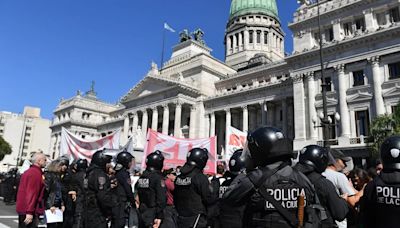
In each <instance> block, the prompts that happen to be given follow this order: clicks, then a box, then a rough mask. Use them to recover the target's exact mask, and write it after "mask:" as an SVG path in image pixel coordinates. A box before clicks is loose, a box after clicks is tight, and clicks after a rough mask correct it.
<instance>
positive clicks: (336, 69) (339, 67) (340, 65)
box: [333, 64, 345, 72]
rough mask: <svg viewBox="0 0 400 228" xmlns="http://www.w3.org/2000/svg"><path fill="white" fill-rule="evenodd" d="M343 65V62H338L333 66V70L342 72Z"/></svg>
mask: <svg viewBox="0 0 400 228" xmlns="http://www.w3.org/2000/svg"><path fill="white" fill-rule="evenodd" d="M344 66H345V64H338V65H336V66H334V67H333V69H335V71H338V72H343V71H344Z"/></svg>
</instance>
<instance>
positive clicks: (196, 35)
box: [192, 28, 205, 44]
mask: <svg viewBox="0 0 400 228" xmlns="http://www.w3.org/2000/svg"><path fill="white" fill-rule="evenodd" d="M192 34H193V36H194V40H195V41H197V42H199V43H201V44H205V42H204V40H203V36H204V32H203V30H201V29H199V28H198V29H196V30H194V32H193V33H192Z"/></svg>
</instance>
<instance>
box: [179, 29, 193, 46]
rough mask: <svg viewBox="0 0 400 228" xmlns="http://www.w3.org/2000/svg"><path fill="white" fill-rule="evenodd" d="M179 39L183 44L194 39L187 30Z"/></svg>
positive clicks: (181, 33) (180, 34)
mask: <svg viewBox="0 0 400 228" xmlns="http://www.w3.org/2000/svg"><path fill="white" fill-rule="evenodd" d="M179 38H180V42H181V43H182V42H185V41H187V40H191V39H192V37H190V34H189V31H188V30H187V29H184V30H183V31H182V32H180V33H179Z"/></svg>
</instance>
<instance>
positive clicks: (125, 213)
mask: <svg viewBox="0 0 400 228" xmlns="http://www.w3.org/2000/svg"><path fill="white" fill-rule="evenodd" d="M134 159H135V157H133V155H132V154H130V153H129V152H127V151H123V152H121V153H119V154H118V155H117V165H116V168H115V171H116V174H115V177H116V179H117V181H118V186H117V187H116V189H115V190H116V194H117V196H118V205H117V206H116V207H115V208H113V215H114V216H113V221H112V227H113V228H121V227H125V224H126V222H127V220H128V217H129V211H130V209H131V207H134V206H135V196H134V195H133V191H132V186H131V176H130V174H129V169H130V168H131V167H132V165H133V164H134Z"/></svg>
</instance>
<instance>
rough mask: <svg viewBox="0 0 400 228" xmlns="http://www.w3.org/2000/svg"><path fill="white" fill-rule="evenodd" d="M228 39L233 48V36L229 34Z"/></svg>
mask: <svg viewBox="0 0 400 228" xmlns="http://www.w3.org/2000/svg"><path fill="white" fill-rule="evenodd" d="M229 41H230V43H231V48H233V36H229Z"/></svg>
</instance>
